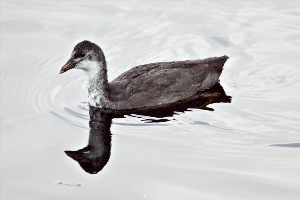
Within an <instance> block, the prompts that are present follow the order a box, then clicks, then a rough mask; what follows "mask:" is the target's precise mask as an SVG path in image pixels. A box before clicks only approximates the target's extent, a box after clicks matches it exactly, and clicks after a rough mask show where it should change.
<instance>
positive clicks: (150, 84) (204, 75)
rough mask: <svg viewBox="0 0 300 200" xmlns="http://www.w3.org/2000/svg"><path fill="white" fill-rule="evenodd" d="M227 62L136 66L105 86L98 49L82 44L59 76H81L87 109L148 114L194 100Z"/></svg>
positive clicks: (104, 69)
mask: <svg viewBox="0 0 300 200" xmlns="http://www.w3.org/2000/svg"><path fill="white" fill-rule="evenodd" d="M228 58H229V57H228V56H226V55H224V56H221V57H212V58H206V59H198V60H186V61H173V62H156V63H150V64H144V65H139V66H136V67H133V68H131V69H130V70H128V71H126V72H124V73H122V74H121V75H119V76H118V77H117V78H115V79H114V80H113V81H111V82H110V83H109V82H108V79H107V64H106V60H105V56H104V53H103V51H102V49H101V48H100V47H99V46H98V45H97V44H95V43H92V42H90V41H86V40H85V41H82V42H79V43H78V44H77V45H76V46H75V47H74V50H73V51H72V54H71V58H70V59H69V60H68V61H67V63H66V64H65V65H64V66H63V67H62V68H61V70H60V74H61V73H64V72H66V71H68V70H70V69H81V70H83V71H84V72H85V74H86V76H87V78H88V83H89V88H88V103H89V105H90V106H93V107H98V108H101V109H103V110H108V111H120V110H127V111H128V110H151V109H159V108H165V107H168V106H174V105H178V104H181V103H183V102H187V101H190V100H194V99H196V98H197V97H198V96H199V94H201V92H203V91H205V90H206V89H209V88H211V87H212V86H214V85H215V84H216V83H217V82H218V81H219V77H220V75H221V73H222V70H223V66H224V63H225V62H226V60H227V59H228Z"/></svg>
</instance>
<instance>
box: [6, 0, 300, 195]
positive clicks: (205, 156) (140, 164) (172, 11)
mask: <svg viewBox="0 0 300 200" xmlns="http://www.w3.org/2000/svg"><path fill="white" fill-rule="evenodd" d="M299 6H300V4H299V2H298V1H285V2H277V1H267V0H263V1H260V2H259V3H257V2H254V1H235V0H229V1H226V2H223V1H204V0H200V1H196V0H187V1H156V0H154V1H142V0H128V1H89V2H83V1H76V0H75V1H68V0H65V1H60V2H53V1H34V0H31V1H26V2H24V1H19V0H14V1H8V0H2V1H1V8H0V9H1V12H0V15H1V16H0V22H1V24H0V37H1V38H0V39H1V41H0V47H1V48H0V50H1V52H0V58H1V59H0V62H1V63H0V64H1V65H0V66H1V67H0V70H1V71H0V79H1V88H0V93H1V107H0V119H1V127H0V135H1V140H0V142H1V151H0V154H1V162H0V163H1V164H0V165H1V168H0V170H1V176H0V183H1V192H0V195H1V196H0V198H1V199H53V198H55V199H57V198H59V199H62V198H72V199H82V198H94V197H95V196H98V197H99V198H103V199H142V198H145V199H147V198H148V199H298V198H299V196H300V184H299V179H300V175H299V174H300V170H299V168H298V167H297V166H299V164H300V156H299V148H297V147H298V146H299V145H298V143H299V142H300V136H299V132H300V130H299V129H300V127H299V125H298V124H299V120H300V114H299V113H300V109H299V105H298V104H299V102H298V101H299V88H300V84H299V75H300V70H299V67H298V65H299V62H298V60H299V59H298V57H299V55H300V52H299V51H300V48H299V47H300V44H299V33H300V27H299V18H300V15H299V11H298V8H299ZM83 39H88V40H91V41H93V42H95V43H97V44H99V45H100V46H101V47H102V49H103V50H104V53H105V55H106V58H107V61H108V73H109V80H113V79H114V78H115V77H116V76H118V75H119V74H120V73H122V72H124V71H126V70H127V69H129V68H131V67H132V66H136V65H139V64H145V63H150V62H158V61H172V60H187V59H197V58H205V57H211V56H220V55H224V54H226V55H228V56H229V57H230V59H229V60H228V61H227V62H226V64H225V67H224V71H223V74H222V76H221V84H222V86H223V88H224V90H225V91H226V93H227V94H229V95H231V96H233V102H232V103H231V104H213V105H210V106H209V107H210V108H212V109H214V110H215V111H214V112H210V111H205V110H199V109H191V110H190V111H189V112H184V113H175V115H173V116H169V117H167V118H164V119H163V121H164V122H161V121H160V120H161V119H160V118H159V119H157V118H149V117H144V116H140V115H138V116H136V115H134V116H126V117H125V118H114V119H112V124H111V127H110V131H111V133H112V136H111V143H112V146H111V156H110V159H109V162H108V163H107V165H106V166H105V167H104V168H103V169H102V171H101V173H98V174H96V175H90V174H88V173H85V172H84V171H83V170H82V169H81V168H80V167H78V165H77V164H76V163H75V162H74V161H72V160H71V159H69V158H68V157H67V156H65V154H64V153H63V151H65V150H66V149H73V150H75V149H78V147H82V146H84V145H86V140H87V137H88V131H89V124H88V121H89V118H90V117H89V107H88V105H87V103H86V101H87V89H86V79H85V77H84V75H83V74H82V73H81V72H79V71H76V70H73V71H72V72H69V73H67V74H65V75H64V76H63V77H62V76H59V75H58V74H57V72H58V71H59V69H60V68H61V66H62V65H63V64H64V62H65V60H66V59H67V58H68V57H69V55H68V54H69V52H71V50H72V49H73V47H74V45H75V44H77V43H78V42H79V41H81V40H83ZM156 120H159V121H156ZM148 122H155V123H148ZM57 183H59V184H57ZM67 186H80V187H67ZM116 191H117V192H116Z"/></svg>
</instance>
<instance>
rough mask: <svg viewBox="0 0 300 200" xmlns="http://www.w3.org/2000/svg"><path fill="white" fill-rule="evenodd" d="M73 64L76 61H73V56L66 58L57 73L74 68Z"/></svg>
mask: <svg viewBox="0 0 300 200" xmlns="http://www.w3.org/2000/svg"><path fill="white" fill-rule="evenodd" d="M75 65H76V62H74V60H73V58H70V59H69V60H68V62H67V63H66V64H65V65H64V66H63V67H62V68H61V70H60V72H59V74H62V73H64V72H66V71H68V70H70V69H72V68H74V67H75Z"/></svg>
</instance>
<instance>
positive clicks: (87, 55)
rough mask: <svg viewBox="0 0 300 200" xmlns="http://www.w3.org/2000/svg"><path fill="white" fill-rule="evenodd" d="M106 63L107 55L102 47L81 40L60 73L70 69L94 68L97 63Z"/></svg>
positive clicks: (88, 69)
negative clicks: (105, 55)
mask: <svg viewBox="0 0 300 200" xmlns="http://www.w3.org/2000/svg"><path fill="white" fill-rule="evenodd" d="M97 62H98V63H101V62H104V64H106V63H105V57H104V54H103V52H102V50H101V48H100V47H99V46H98V45H96V44H95V43H92V42H90V41H86V40H84V41H82V42H79V43H78V44H77V45H76V46H75V47H74V50H73V51H72V54H71V58H70V59H69V60H68V61H67V63H66V64H65V65H64V66H63V67H62V68H61V70H60V74H62V73H64V72H66V71H68V70H70V69H73V68H74V69H82V70H84V71H90V70H93V68H94V67H95V65H94V64H95V63H97Z"/></svg>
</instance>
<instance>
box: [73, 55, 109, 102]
mask: <svg viewBox="0 0 300 200" xmlns="http://www.w3.org/2000/svg"><path fill="white" fill-rule="evenodd" d="M104 67H105V66H104V65H103V62H97V61H89V60H86V61H81V62H80V63H78V64H77V66H76V69H81V70H83V71H84V72H85V74H86V76H87V78H88V82H89V89H88V91H89V95H88V102H89V105H90V106H95V107H105V103H106V102H107V101H108V100H107V99H106V98H105V95H104V85H103V80H101V79H103V78H105V77H104V75H103V74H102V73H104V71H103V68H104Z"/></svg>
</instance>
